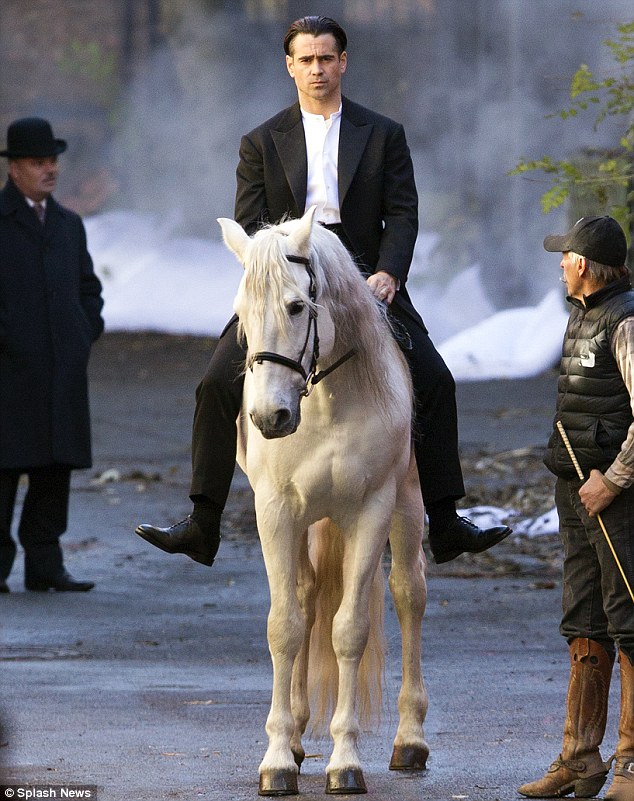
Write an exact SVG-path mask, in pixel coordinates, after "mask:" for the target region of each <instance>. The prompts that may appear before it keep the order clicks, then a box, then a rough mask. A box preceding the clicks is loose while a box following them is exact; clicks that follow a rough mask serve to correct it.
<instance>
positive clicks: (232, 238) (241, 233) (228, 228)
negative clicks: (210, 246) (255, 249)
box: [218, 217, 251, 264]
mask: <svg viewBox="0 0 634 801" xmlns="http://www.w3.org/2000/svg"><path fill="white" fill-rule="evenodd" d="M218 223H219V225H220V227H221V228H222V238H223V239H224V242H225V245H226V246H227V247H228V248H229V250H231V251H233V253H235V255H236V256H237V257H238V260H239V261H240V262H242V264H244V254H245V251H246V249H247V245H248V244H249V242H250V241H251V240H250V238H249V235H248V234H247V233H246V231H245V230H244V228H243V227H242V226H241V225H240V224H239V223H237V222H236V221H235V220H230V219H229V218H228V217H218Z"/></svg>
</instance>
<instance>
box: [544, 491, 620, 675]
mask: <svg viewBox="0 0 634 801" xmlns="http://www.w3.org/2000/svg"><path fill="white" fill-rule="evenodd" d="M582 483H583V482H581V481H579V480H577V479H575V480H568V479H563V478H559V479H557V484H556V487H555V501H556V503H557V511H558V513H559V533H560V534H561V538H562V541H563V546H564V575H563V617H562V620H561V625H560V628H559V630H560V632H561V634H562V635H563V636H564V637H565V638H566V639H567V640H568V642H570V641H571V640H572V639H574V638H575V637H588V638H589V639H591V640H596V641H597V642H599V643H601V645H603V647H604V648H605V649H606V651H607V652H608V653H610V654H611V653H613V652H614V645H615V644H616V645H617V647H618V648H620V649H621V650H622V651H623V652H624V653H626V654H627V655H628V657H629V658H630V660H634V602H633V601H632V598H631V597H630V594H629V592H628V590H627V587H626V585H625V582H624V581H623V577H622V575H621V572H620V570H619V569H618V567H617V564H616V561H615V559H614V556H613V554H612V551H611V550H610V546H609V544H608V542H607V540H606V537H605V535H604V534H603V531H602V530H601V527H600V525H599V522H598V520H597V518H596V517H589V516H588V513H587V512H586V510H585V509H584V507H583V504H582V503H581V499H580V498H579V488H580V486H581V484H582ZM601 519H602V520H603V524H604V526H605V529H606V531H607V532H608V535H609V537H610V540H611V542H612V545H613V547H614V550H615V552H616V554H617V556H618V559H619V562H620V563H621V567H622V568H623V572H624V573H625V576H626V578H627V581H628V582H629V585H630V587H633V588H634V487H630V488H629V489H626V490H623V492H622V493H621V494H620V495H617V496H616V497H615V499H614V500H613V501H612V503H611V504H610V505H609V506H608V507H607V508H606V509H604V510H603V512H601Z"/></svg>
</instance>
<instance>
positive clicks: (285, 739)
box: [256, 494, 306, 796]
mask: <svg viewBox="0 0 634 801" xmlns="http://www.w3.org/2000/svg"><path fill="white" fill-rule="evenodd" d="M279 504H280V502H279V501H278V502H277V505H276V504H274V503H269V504H267V505H266V507H265V508H264V509H260V508H258V502H257V494H256V511H257V517H258V531H259V534H260V540H261V543H262V552H263V555H264V563H265V565H266V572H267V576H268V581H269V590H270V595H271V608H270V611H269V617H268V624H267V637H268V644H269V651H270V653H271V660H272V663H273V692H272V697H271V708H270V711H269V715H268V718H267V721H266V733H267V735H268V739H269V744H268V748H267V750H266V753H265V755H264V759H263V760H262V762H261V764H260V769H259V772H260V785H259V794H260V795H265V796H269V795H271V796H278V795H296V794H297V792H298V789H297V773H298V767H297V764H296V761H295V757H294V754H293V751H292V749H291V738H292V736H293V732H294V729H295V723H294V720H293V714H292V710H291V680H292V674H293V665H294V663H295V660H296V658H297V654H298V652H299V650H300V648H301V646H302V642H303V641H304V633H305V628H306V624H305V618H304V615H303V613H302V610H301V607H300V604H299V601H298V598H297V591H296V581H297V564H298V558H299V540H300V537H299V535H298V533H297V532H296V531H295V529H294V527H293V525H292V524H291V520H290V519H289V517H290V516H287V515H285V514H284V509H283V508H282V509H280V505H279Z"/></svg>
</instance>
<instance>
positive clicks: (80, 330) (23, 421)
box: [0, 117, 103, 593]
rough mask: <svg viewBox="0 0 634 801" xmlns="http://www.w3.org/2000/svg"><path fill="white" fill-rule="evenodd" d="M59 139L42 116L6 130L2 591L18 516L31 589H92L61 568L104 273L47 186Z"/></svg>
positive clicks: (0, 216)
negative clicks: (18, 503) (23, 484)
mask: <svg viewBox="0 0 634 801" xmlns="http://www.w3.org/2000/svg"><path fill="white" fill-rule="evenodd" d="M65 150H66V142H65V141H64V140H63V139H56V138H55V137H54V136H53V131H52V128H51V125H50V123H49V122H48V121H47V120H43V119H40V118H38V117H28V118H23V119H19V120H16V121H15V122H13V123H12V124H11V125H10V126H9V128H8V131H7V147H6V150H3V151H1V152H0V156H3V157H5V158H7V159H8V180H7V183H6V185H5V186H4V188H3V189H2V191H1V192H0V593H7V592H9V586H8V584H7V578H8V576H9V573H10V572H11V568H12V566H13V562H14V560H15V555H16V544H15V542H14V540H13V538H12V537H11V522H12V519H13V512H14V506H15V500H16V494H17V488H18V482H19V480H20V477H21V476H22V475H26V476H27V478H28V489H27V492H26V495H25V498H24V503H23V507H22V514H21V516H20V523H19V527H18V538H19V540H20V544H21V545H22V548H23V549H24V569H25V576H24V579H25V586H26V588H27V590H40V591H45V590H49V589H54V590H57V591H59V592H65V591H80V592H81V591H83V592H85V591H87V590H90V589H92V588H93V587H94V584H93V582H91V581H78V580H76V579H75V578H73V577H72V576H71V575H70V573H68V572H67V571H66V569H65V568H64V560H63V556H62V550H61V547H60V543H59V538H60V536H61V535H62V534H63V533H64V531H65V530H66V526H67V518H68V501H69V494H70V476H71V470H73V469H76V468H86V467H90V466H91V443H90V420H89V410H88V376H87V367H88V358H89V355H90V349H91V346H92V343H93V342H94V341H95V340H96V339H97V337H98V336H99V335H100V334H101V332H102V331H103V319H102V317H101V309H102V306H103V300H102V297H101V283H100V282H99V279H98V278H97V276H96V275H95V273H94V271H93V264H92V259H91V258H90V255H89V253H88V249H87V246H86V232H85V229H84V225H83V223H82V221H81V219H80V217H79V216H78V215H77V214H75V213H74V212H73V211H71V210H70V209H67V208H64V206H61V205H60V204H59V203H58V202H57V201H56V200H55V199H54V198H53V196H52V192H53V190H54V189H55V185H56V183H57V177H58V173H59V167H58V163H57V157H58V155H59V154H60V153H63V152H64V151H65Z"/></svg>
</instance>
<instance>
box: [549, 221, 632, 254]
mask: <svg viewBox="0 0 634 801" xmlns="http://www.w3.org/2000/svg"><path fill="white" fill-rule="evenodd" d="M544 248H545V249H546V250H548V251H550V252H551V253H566V252H567V251H569V250H571V251H572V252H573V253H578V254H579V255H580V256H585V257H586V258H587V259H590V260H591V261H596V262H598V263H599V264H606V265H608V266H609V267H622V266H623V265H624V264H625V258H626V256H627V241H626V239H625V234H624V233H623V229H622V228H621V226H620V225H619V224H618V223H617V221H616V220H615V219H614V218H613V217H608V216H607V215H606V216H604V217H582V218H581V219H580V220H577V222H576V223H575V224H574V225H573V226H572V228H571V229H570V230H569V231H568V233H567V234H551V235H550V236H547V237H546V238H545V239H544Z"/></svg>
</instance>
